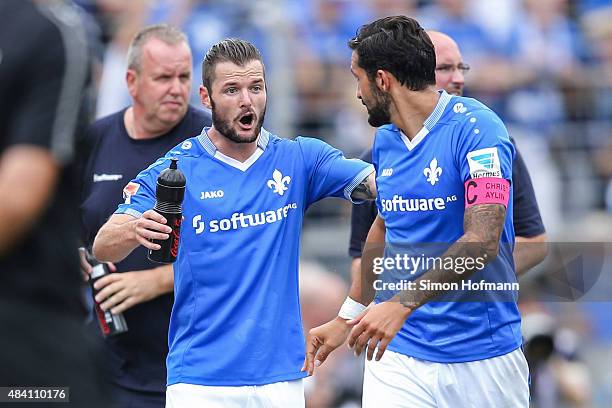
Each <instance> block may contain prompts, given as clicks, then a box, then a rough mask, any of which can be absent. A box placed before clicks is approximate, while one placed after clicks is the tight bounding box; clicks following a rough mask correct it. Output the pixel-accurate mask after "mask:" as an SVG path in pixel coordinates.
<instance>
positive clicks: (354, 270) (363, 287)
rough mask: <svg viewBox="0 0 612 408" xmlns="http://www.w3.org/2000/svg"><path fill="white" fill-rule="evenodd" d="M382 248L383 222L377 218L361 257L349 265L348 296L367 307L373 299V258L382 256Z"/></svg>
mask: <svg viewBox="0 0 612 408" xmlns="http://www.w3.org/2000/svg"><path fill="white" fill-rule="evenodd" d="M384 247H385V222H384V221H383V219H382V218H380V216H377V217H376V219H375V220H374V223H373V224H372V227H371V228H370V232H368V237H367V238H366V243H365V246H364V248H363V252H362V257H361V258H356V259H355V260H354V261H353V264H352V265H351V278H352V282H351V289H350V291H349V296H350V298H351V299H353V300H356V301H358V302H359V303H361V304H363V305H368V304H369V303H370V302H372V300H373V299H374V294H375V291H374V280H375V279H376V275H375V274H374V272H373V264H374V259H375V258H380V257H382V256H383V255H384ZM357 259H359V260H358V261H357Z"/></svg>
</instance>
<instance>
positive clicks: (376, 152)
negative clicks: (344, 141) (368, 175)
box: [372, 130, 383, 222]
mask: <svg viewBox="0 0 612 408" xmlns="http://www.w3.org/2000/svg"><path fill="white" fill-rule="evenodd" d="M379 133H380V130H377V131H376V134H375V136H374V144H373V145H372V165H373V166H374V171H376V174H377V175H378V173H379V172H378V168H379V166H378V159H379V151H380V143H379V141H380V138H379ZM376 187H377V188H378V185H377V186H376ZM375 204H376V211H377V212H378V214H381V217H382V214H383V212H382V204H381V202H380V196H379V195H378V194H377V195H376V201H375ZM374 218H376V217H374ZM372 222H374V221H372Z"/></svg>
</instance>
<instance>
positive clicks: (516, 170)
mask: <svg viewBox="0 0 612 408" xmlns="http://www.w3.org/2000/svg"><path fill="white" fill-rule="evenodd" d="M512 178H513V180H514V200H513V208H512V209H513V220H514V233H515V234H516V236H520V237H526V238H531V237H535V236H536V235H540V234H543V233H544V232H546V230H545V228H544V223H543V222H542V216H541V215H540V209H539V208H538V202H537V200H536V197H535V191H534V190H533V185H532V183H531V177H530V176H529V171H528V170H527V166H526V165H525V161H524V160H523V156H522V155H521V153H520V151H519V150H518V149H516V157H515V158H514V162H513V163H512Z"/></svg>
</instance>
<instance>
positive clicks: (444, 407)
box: [363, 348, 529, 408]
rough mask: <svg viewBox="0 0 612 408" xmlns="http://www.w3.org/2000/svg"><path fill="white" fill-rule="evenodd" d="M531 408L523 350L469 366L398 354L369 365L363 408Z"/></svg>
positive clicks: (364, 388)
mask: <svg viewBox="0 0 612 408" xmlns="http://www.w3.org/2000/svg"><path fill="white" fill-rule="evenodd" d="M374 407H376V408H378V407H385V408H400V407H402V408H404V407H406V408H408V407H410V408H430V407H431V408H467V407H469V408H483V407H495V408H528V407H529V368H528V367H527V360H525V356H524V355H523V352H522V351H521V349H520V348H519V349H516V350H514V351H513V352H511V353H508V354H505V355H503V356H498V357H493V358H488V359H485V360H480V361H471V362H468V363H452V364H447V363H433V362H430V361H423V360H419V359H416V358H413V357H408V356H406V355H404V354H400V353H395V352H393V351H389V350H387V351H385V354H383V357H382V358H381V360H380V361H367V360H366V364H365V372H364V378H363V408H374Z"/></svg>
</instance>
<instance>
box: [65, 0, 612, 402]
mask: <svg viewBox="0 0 612 408" xmlns="http://www.w3.org/2000/svg"><path fill="white" fill-rule="evenodd" d="M74 3H75V4H76V5H77V6H79V7H80V9H81V10H82V12H83V15H84V16H85V17H86V18H87V21H88V27H89V32H90V36H91V43H92V46H93V49H94V53H95V56H96V78H95V79H96V83H97V88H98V95H97V114H96V116H97V117H101V116H104V115H106V114H109V113H112V112H115V111H117V110H119V109H121V108H123V107H124V106H126V105H128V104H129V103H130V101H129V95H128V94H127V90H126V87H125V81H124V75H125V55H126V52H127V45H128V44H129V41H130V39H131V37H132V36H133V35H134V33H135V32H136V31H137V30H139V29H140V28H141V27H143V26H144V25H147V24H152V23H159V22H167V23H170V24H174V25H177V26H178V27H180V28H181V29H183V30H184V31H185V32H186V33H187V35H188V37H189V40H190V45H191V47H192V50H193V55H194V84H193V88H192V93H193V100H192V102H193V104H194V105H196V106H200V104H199V100H198V98H197V87H198V85H199V84H200V82H201V79H200V78H201V67H200V63H201V60H202V57H203V55H204V53H205V52H206V51H207V50H208V48H209V47H210V45H212V44H213V43H215V42H217V41H219V40H220V39H223V38H226V37H241V38H244V39H247V40H249V41H252V42H253V43H255V44H256V45H257V46H258V47H259V48H260V50H261V51H262V53H263V56H264V60H265V63H266V69H267V85H268V110H267V115H266V123H265V126H266V128H268V129H269V130H271V131H272V132H274V133H276V134H279V135H281V136H290V137H294V136H295V135H298V134H301V135H308V136H314V137H318V138H321V139H324V140H326V141H327V142H329V143H331V144H333V145H334V146H336V147H339V148H341V149H342V150H343V151H344V152H345V154H346V155H347V156H357V155H359V154H360V153H361V152H362V151H364V150H365V149H366V148H367V147H368V146H369V145H370V143H371V141H372V136H373V133H374V130H373V129H372V128H371V127H369V125H368V124H367V120H366V113H365V109H364V108H363V106H362V105H361V103H360V102H359V101H358V100H357V99H356V98H355V83H354V79H353V78H352V77H351V75H350V73H349V70H348V65H349V60H350V50H349V49H348V47H347V46H346V41H347V40H348V39H349V38H350V37H352V36H353V35H354V33H355V30H356V29H357V28H358V27H359V26H360V25H361V24H363V23H365V22H368V21H371V20H372V19H374V18H377V17H381V16H384V15H393V14H406V15H409V16H413V17H416V18H417V19H418V20H419V21H420V22H421V23H422V25H423V26H424V27H426V28H430V29H437V30H440V31H443V32H445V33H447V34H449V35H451V36H452V37H453V38H454V39H455V40H456V41H457V42H458V44H459V47H460V48H461V50H462V53H463V58H464V61H465V62H467V63H468V64H469V65H470V66H471V68H472V69H471V70H470V72H469V73H468V74H467V76H466V96H473V97H476V98H478V99H480V100H482V101H483V102H485V103H486V104H488V105H489V106H490V107H491V108H493V109H494V110H495V111H496V112H497V113H498V114H499V115H500V116H501V117H502V118H503V119H504V121H505V122H506V123H507V125H508V126H509V129H510V133H511V134H512V135H513V137H514V138H515V139H516V140H517V144H518V146H519V147H520V149H521V151H522V153H523V155H524V158H525V161H526V163H527V166H528V168H529V170H530V173H531V177H532V180H533V184H534V187H535V190H536V195H537V198H538V202H539V205H540V211H541V213H542V217H543V219H544V223H545V226H546V228H547V233H548V237H549V241H551V242H575V241H578V242H600V243H601V242H610V241H612V216H611V214H612V182H611V175H612V122H611V118H612V24H610V21H612V1H610V0H419V1H417V0H358V1H348V0H318V1H317V0H311V1H290V0H287V1H283V0H254V1H249V2H246V1H238V0H228V1H212V0H210V1H205V0H172V1H171V0H149V1H144V0H131V1H123V0H75V1H74ZM349 224H350V206H349V205H348V204H347V203H346V202H343V201H341V200H327V201H326V202H323V203H319V204H317V205H315V206H314V207H313V208H311V209H310V211H309V213H308V217H307V221H306V222H305V226H304V234H303V242H302V259H303V260H304V262H303V267H302V280H303V281H302V308H303V311H304V312H303V317H304V322H305V326H306V328H308V327H311V326H314V325H318V324H321V323H323V322H325V321H327V320H329V319H330V318H331V317H333V316H334V315H335V313H336V311H337V310H338V307H339V305H340V304H341V303H342V300H343V299H344V297H345V294H346V290H347V286H346V285H347V282H348V271H349V262H350V260H349V257H348V255H347V245H348V235H349ZM605 248H606V249H607V250H608V251H607V252H604V259H603V264H601V265H600V267H599V268H600V269H601V271H600V270H598V271H595V272H593V273H596V274H597V275H598V276H599V278H598V281H597V284H596V288H595V289H597V290H599V291H601V292H602V293H604V295H603V296H599V297H598V298H597V299H598V301H596V302H586V301H580V300H578V301H567V300H566V301H542V298H543V296H540V295H541V293H540V292H541V291H542V288H545V287H546V285H547V284H548V280H549V279H550V278H549V275H548V273H549V270H548V269H547V262H546V261H545V262H544V263H543V264H542V265H540V266H539V267H536V268H535V270H532V271H530V272H529V273H528V274H527V275H526V276H525V277H524V278H522V279H521V291H522V292H524V295H523V296H524V298H523V299H522V305H521V306H522V311H523V313H525V315H526V316H527V318H526V319H525V324H524V326H525V327H524V329H525V331H526V333H525V334H526V335H527V336H528V337H529V338H533V337H534V336H537V335H540V337H538V339H540V340H541V339H545V340H550V339H554V347H555V349H554V352H553V354H552V356H551V357H550V358H548V359H545V360H543V361H540V362H539V363H538V364H537V368H535V366H534V367H532V375H534V376H535V378H537V381H536V383H535V384H537V386H536V387H535V388H534V390H533V392H534V406H537V407H541V408H548V407H588V406H593V407H608V406H611V405H612V371H611V370H610V369H609V367H610V365H612V313H610V310H611V307H612V302H606V301H605V300H607V299H608V300H610V301H612V290H611V289H612V276H611V275H612V274H611V272H612V259H610V258H611V253H610V251H609V249H610V245H609V244H608V245H607V246H606V247H605ZM527 294H528V296H527ZM606 294H607V299H606ZM557 300H559V299H557ZM544 343H545V342H544ZM360 364H361V362H360V361H359V360H356V359H354V358H353V357H352V355H350V354H349V353H348V351H346V350H339V351H337V352H336V356H334V359H333V360H331V361H329V363H327V364H326V365H325V366H324V367H323V368H322V369H321V370H320V372H319V373H318V374H317V376H316V377H315V378H313V379H310V380H309V381H308V383H307V386H306V389H307V399H308V406H309V407H335V406H343V407H353V406H359V405H358V400H359V388H360V380H361V378H360V376H359V372H360ZM534 364H535V362H534Z"/></svg>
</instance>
